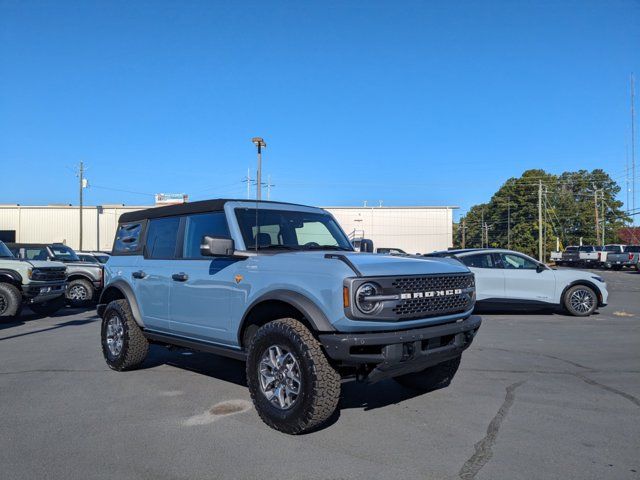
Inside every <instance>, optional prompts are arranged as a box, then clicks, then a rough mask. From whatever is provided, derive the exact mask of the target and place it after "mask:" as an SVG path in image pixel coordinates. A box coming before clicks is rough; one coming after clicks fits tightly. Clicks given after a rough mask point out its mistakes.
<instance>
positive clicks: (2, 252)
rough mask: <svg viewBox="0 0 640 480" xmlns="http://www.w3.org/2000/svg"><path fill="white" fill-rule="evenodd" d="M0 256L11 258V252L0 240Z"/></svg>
mask: <svg viewBox="0 0 640 480" xmlns="http://www.w3.org/2000/svg"><path fill="white" fill-rule="evenodd" d="M0 258H13V253H11V250H9V247H7V246H6V245H5V244H4V243H2V242H0Z"/></svg>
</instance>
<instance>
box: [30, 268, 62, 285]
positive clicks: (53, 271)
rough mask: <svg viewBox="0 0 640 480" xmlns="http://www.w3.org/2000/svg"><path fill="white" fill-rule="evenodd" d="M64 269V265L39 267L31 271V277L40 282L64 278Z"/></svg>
mask: <svg viewBox="0 0 640 480" xmlns="http://www.w3.org/2000/svg"><path fill="white" fill-rule="evenodd" d="M66 270H67V269H66V268H65V267H60V268H58V267H52V268H41V269H38V270H37V271H34V272H33V274H32V276H31V279H32V280H37V281H40V282H53V281H56V280H64V279H65V278H66Z"/></svg>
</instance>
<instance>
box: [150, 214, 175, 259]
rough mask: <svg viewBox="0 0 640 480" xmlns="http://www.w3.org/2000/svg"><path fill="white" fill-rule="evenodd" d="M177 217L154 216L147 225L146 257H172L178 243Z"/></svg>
mask: <svg viewBox="0 0 640 480" xmlns="http://www.w3.org/2000/svg"><path fill="white" fill-rule="evenodd" d="M179 227H180V218H179V217H166V218H156V219H153V220H150V221H149V226H148V227H147V243H146V247H147V252H146V254H147V255H146V257H147V258H164V259H170V258H174V257H175V254H176V245H177V243H178V229H179Z"/></svg>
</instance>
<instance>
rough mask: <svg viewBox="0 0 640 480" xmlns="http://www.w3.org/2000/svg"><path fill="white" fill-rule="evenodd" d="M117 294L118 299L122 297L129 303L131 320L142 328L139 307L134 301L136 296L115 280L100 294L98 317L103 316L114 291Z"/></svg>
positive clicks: (125, 284)
mask: <svg viewBox="0 0 640 480" xmlns="http://www.w3.org/2000/svg"><path fill="white" fill-rule="evenodd" d="M116 290H117V291H118V292H119V295H118V297H124V298H125V299H126V300H127V302H129V306H130V307H131V313H132V314H133V318H134V320H135V321H136V323H137V324H138V325H139V326H140V327H141V328H144V322H143V320H142V313H141V312H140V307H139V306H138V301H137V300H136V295H135V293H133V288H131V285H129V284H128V283H127V282H125V281H124V280H116V281H115V282H113V283H110V284H109V285H108V286H107V288H105V289H104V290H103V291H102V293H101V294H100V300H99V301H98V306H97V311H98V316H100V317H102V315H103V314H104V310H105V308H106V307H107V304H108V303H109V301H110V300H109V299H110V298H112V297H113V294H114V293H115V291H116Z"/></svg>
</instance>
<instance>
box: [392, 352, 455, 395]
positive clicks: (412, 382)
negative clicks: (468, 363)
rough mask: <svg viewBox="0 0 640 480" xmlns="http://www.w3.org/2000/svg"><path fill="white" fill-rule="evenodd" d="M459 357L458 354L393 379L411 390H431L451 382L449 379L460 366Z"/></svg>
mask: <svg viewBox="0 0 640 480" xmlns="http://www.w3.org/2000/svg"><path fill="white" fill-rule="evenodd" d="M460 358H461V357H460V356H458V357H456V358H453V359H451V360H447V361H446V362H442V363H439V364H438V365H434V366H433V367H429V368H427V369H425V370H422V371H420V372H414V373H407V374H406V375H400V376H399V377H394V380H395V381H396V382H398V383H399V384H400V385H402V386H403V387H407V388H410V389H412V390H418V391H420V392H423V393H427V392H433V391H434V390H439V389H441V388H445V387H448V386H449V384H451V380H453V377H454V376H455V374H456V372H457V371H458V367H459V366H460Z"/></svg>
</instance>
